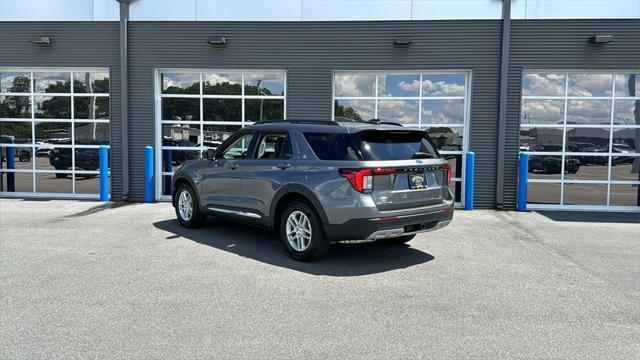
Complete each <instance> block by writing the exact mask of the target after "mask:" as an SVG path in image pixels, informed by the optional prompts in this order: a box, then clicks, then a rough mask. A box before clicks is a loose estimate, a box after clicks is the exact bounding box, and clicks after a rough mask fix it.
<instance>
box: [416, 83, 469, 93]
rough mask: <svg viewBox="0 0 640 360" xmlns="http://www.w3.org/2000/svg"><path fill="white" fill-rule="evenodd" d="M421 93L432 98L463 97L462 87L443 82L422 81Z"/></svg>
mask: <svg viewBox="0 0 640 360" xmlns="http://www.w3.org/2000/svg"><path fill="white" fill-rule="evenodd" d="M422 93H423V94H425V95H432V96H464V85H460V84H455V83H447V82H444V81H435V82H434V81H431V80H428V79H427V80H423V81H422Z"/></svg>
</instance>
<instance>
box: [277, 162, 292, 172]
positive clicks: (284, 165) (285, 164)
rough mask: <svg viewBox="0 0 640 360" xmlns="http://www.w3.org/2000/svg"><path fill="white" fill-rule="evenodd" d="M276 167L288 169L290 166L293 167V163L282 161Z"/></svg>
mask: <svg viewBox="0 0 640 360" xmlns="http://www.w3.org/2000/svg"><path fill="white" fill-rule="evenodd" d="M276 167H277V168H278V169H282V170H284V169H288V168H290V167H291V164H289V163H280V164H278V165H276Z"/></svg>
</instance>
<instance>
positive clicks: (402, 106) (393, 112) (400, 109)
mask: <svg viewBox="0 0 640 360" xmlns="http://www.w3.org/2000/svg"><path fill="white" fill-rule="evenodd" d="M378 118H379V119H380V120H382V121H393V122H400V123H403V124H417V123H418V101H416V100H378Z"/></svg>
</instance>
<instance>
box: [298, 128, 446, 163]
mask: <svg viewBox="0 0 640 360" xmlns="http://www.w3.org/2000/svg"><path fill="white" fill-rule="evenodd" d="M304 137H305V138H306V139H307V142H308V143H309V145H310V146H311V149H312V150H313V152H314V153H315V154H316V156H317V157H318V158H319V159H320V160H347V161H354V160H355V161H358V160H367V161H369V160H407V159H411V158H413V157H421V158H438V157H439V155H438V152H437V151H436V150H435V147H434V146H433V144H432V143H431V140H430V139H429V136H428V135H427V134H426V133H425V132H422V131H411V130H397V131H396V130H393V131H382V130H365V131H361V132H358V133H355V134H336V133H304Z"/></svg>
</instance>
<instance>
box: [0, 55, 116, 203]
mask: <svg viewBox="0 0 640 360" xmlns="http://www.w3.org/2000/svg"><path fill="white" fill-rule="evenodd" d="M109 106H110V105H109V72H108V71H107V70H106V69H77V68H72V69H62V70H61V69H55V70H47V69H23V70H13V69H0V152H1V153H2V154H1V156H0V158H2V162H0V178H1V179H2V183H1V185H0V196H1V195H5V196H7V195H19V196H45V197H46V196H61V195H64V196H71V197H81V198H97V197H98V194H99V192H100V189H99V185H98V182H97V178H98V175H99V168H98V163H99V157H98V149H99V146H101V145H107V146H109V143H110V138H111V136H110V126H109V123H110V119H109V117H110V111H109Z"/></svg>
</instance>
